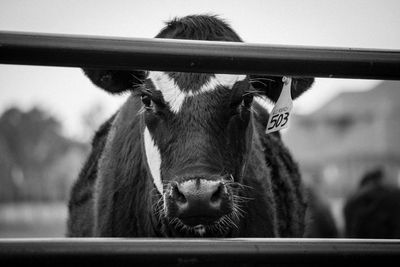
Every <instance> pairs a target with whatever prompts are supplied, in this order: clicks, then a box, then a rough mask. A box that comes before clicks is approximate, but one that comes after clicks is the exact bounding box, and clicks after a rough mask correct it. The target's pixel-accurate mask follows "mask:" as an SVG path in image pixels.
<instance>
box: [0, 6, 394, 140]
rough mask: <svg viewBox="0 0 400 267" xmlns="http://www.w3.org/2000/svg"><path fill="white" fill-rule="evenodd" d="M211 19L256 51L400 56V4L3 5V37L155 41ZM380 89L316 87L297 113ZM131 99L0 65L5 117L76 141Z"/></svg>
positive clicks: (78, 80) (64, 77) (59, 74)
mask: <svg viewBox="0 0 400 267" xmlns="http://www.w3.org/2000/svg"><path fill="white" fill-rule="evenodd" d="M204 13H207V14H217V15H219V16H220V17H222V18H224V19H226V20H227V21H228V22H229V23H230V24H231V25H232V27H233V28H234V29H235V30H236V32H237V33H238V34H239V35H240V36H241V37H242V39H244V40H245V41H246V42H249V43H264V44H283V45H310V46H330V47H332V46H333V47H354V48H379V49H396V50H398V49H400V34H399V31H398V30H399V29H400V1H398V0H392V1H390V0H330V1H323V0H301V1H299V0H276V1H275V0H273V1H268V0H257V1H255V0H254V1H253V0H247V1H243V0H240V1H237V0H218V1H217V0H211V1H210V0H202V1H199V0H197V1H192V0H180V1H165V0H158V1H156V0H144V1H133V0H130V1H125V0H113V1H102V0H68V1H66V0H35V1H31V0H0V30H1V31H26V32H43V33H61V34H84V35H100V36H116V37H118V36H119V37H145V38H151V37H153V36H154V35H156V34H157V32H158V31H159V30H160V29H161V28H162V27H163V25H164V22H165V21H168V20H170V19H172V18H174V17H180V16H185V15H189V14H204ZM379 82H380V81H375V80H352V79H317V81H316V83H315V84H314V86H313V88H312V89H311V90H310V91H309V92H307V93H306V94H305V95H303V96H302V97H301V98H300V99H298V100H297V101H296V102H295V106H294V108H295V112H298V113H302V114H307V113H310V112H312V111H314V110H315V109H317V108H320V107H323V105H324V104H325V103H326V102H327V101H329V100H330V99H331V98H332V97H334V96H335V95H337V94H339V93H340V92H343V91H355V90H368V89H371V88H373V87H374V86H376V85H377V84H378V83H379ZM125 98H126V95H125V96H124V95H122V96H118V97H116V96H111V95H108V94H107V93H105V92H103V91H101V90H100V89H98V88H96V87H95V86H93V85H92V84H91V83H90V81H89V80H88V79H87V78H85V76H84V75H83V74H82V71H81V70H80V69H77V68H61V67H38V66H15V65H0V114H1V113H2V112H3V111H4V110H5V109H7V108H8V107H10V106H12V105H17V106H19V107H20V108H22V109H24V110H28V109H30V108H32V107H33V106H37V105H39V106H41V107H43V108H44V109H45V110H46V111H48V112H50V114H52V115H54V116H56V117H57V118H59V120H61V121H62V123H63V125H64V129H65V133H66V134H67V135H69V136H79V135H80V134H81V133H82V130H83V128H82V127H81V126H82V125H81V124H82V114H85V113H87V112H88V111H89V110H90V109H92V108H93V107H95V106H98V105H101V106H102V107H103V112H102V116H104V117H106V116H109V115H110V114H112V113H113V112H115V110H116V109H117V108H118V107H119V106H120V105H121V103H122V102H123V101H124V99H125Z"/></svg>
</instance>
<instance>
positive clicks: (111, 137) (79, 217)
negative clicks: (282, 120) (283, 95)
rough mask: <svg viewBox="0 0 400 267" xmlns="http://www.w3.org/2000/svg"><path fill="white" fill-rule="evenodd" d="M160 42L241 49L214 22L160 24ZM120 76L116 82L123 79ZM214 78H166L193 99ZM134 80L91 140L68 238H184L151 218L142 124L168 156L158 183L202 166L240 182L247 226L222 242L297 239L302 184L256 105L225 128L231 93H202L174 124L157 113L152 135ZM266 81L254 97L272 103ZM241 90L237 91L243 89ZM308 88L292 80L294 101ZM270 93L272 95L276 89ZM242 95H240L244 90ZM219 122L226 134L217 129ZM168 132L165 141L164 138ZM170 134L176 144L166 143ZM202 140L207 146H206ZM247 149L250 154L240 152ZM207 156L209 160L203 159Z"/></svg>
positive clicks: (276, 82)
mask: <svg viewBox="0 0 400 267" xmlns="http://www.w3.org/2000/svg"><path fill="white" fill-rule="evenodd" d="M158 37H161V38H181V39H200V40H225V41H241V40H240V38H239V37H238V36H237V34H236V33H235V32H234V31H233V30H232V29H231V28H230V27H229V26H228V25H227V24H226V23H225V22H223V21H221V20H220V19H218V18H217V17H215V16H188V17H185V18H182V19H175V20H173V21H172V22H170V23H168V24H167V27H166V28H165V29H163V30H162V31H161V32H160V34H159V35H158ZM102 72H103V73H104V71H102ZM121 72H123V71H121ZM108 73H110V72H108ZM114 73H119V72H118V71H117V72H114ZM125 73H129V72H125ZM130 73H134V72H130ZM86 74H87V75H88V77H89V78H91V79H92V80H93V78H94V80H93V82H94V83H95V84H96V85H99V78H98V77H101V76H102V74H101V73H100V72H99V71H98V70H86ZM118 75H119V77H121V74H120V73H119V74H118ZM211 76H212V75H209V74H181V73H170V77H173V78H174V79H175V81H176V83H178V84H180V85H181V86H194V87H192V88H191V89H190V90H196V87H198V88H199V87H200V86H201V83H204V82H206V81H207V79H209V78H210V77H211ZM126 77H129V75H127V76H126ZM135 77H140V79H138V80H135V81H134V82H133V84H132V88H131V89H132V90H133V94H132V95H131V97H130V98H129V99H128V101H127V102H126V103H125V104H124V106H123V107H122V108H121V109H120V111H119V112H118V113H117V115H116V117H115V118H112V119H110V120H109V121H108V122H106V124H105V125H104V126H103V127H102V130H100V131H99V132H98V133H97V134H96V137H95V141H94V143H93V148H92V153H91V156H90V157H89V159H88V161H87V163H86V164H85V166H84V168H83V170H82V172H81V174H80V176H79V178H78V181H77V182H76V184H75V186H74V188H73V190H72V194H71V200H70V205H69V212H70V218H69V224H68V235H69V236H127V237H128V236H130V237H157V236H182V233H180V232H177V231H176V229H174V228H173V227H172V228H171V227H169V226H168V224H167V223H165V222H164V220H163V219H162V218H160V217H159V216H158V214H156V213H155V207H156V206H157V200H158V198H159V197H160V196H159V195H158V193H157V191H156V190H155V187H154V185H153V182H152V179H151V175H150V174H149V172H148V167H147V162H146V159H145V157H143V155H144V152H143V144H142V143H143V135H142V132H143V127H144V126H143V125H144V124H146V125H147V127H148V128H149V130H150V131H151V132H152V135H153V137H154V139H155V142H156V143H157V146H158V147H159V148H160V152H161V155H172V157H170V158H169V159H164V160H163V165H162V174H163V177H173V176H174V175H175V170H176V168H178V169H185V168H186V167H187V166H191V165H193V164H197V163H198V162H201V163H202V164H203V163H204V164H203V165H207V166H214V167H221V168H224V169H225V170H228V172H227V173H232V174H233V175H234V177H235V179H239V178H240V180H237V181H236V182H237V183H236V184H238V185H239V189H233V188H231V190H232V191H235V192H236V194H238V196H240V198H241V199H242V200H244V199H245V200H246V201H243V203H241V205H240V207H241V209H242V210H243V211H244V213H243V215H244V216H243V217H242V218H240V220H239V221H238V222H237V224H238V225H237V227H236V228H232V229H230V231H229V233H227V234H224V236H232V237H239V236H241V237H277V236H282V237H301V236H302V235H303V232H304V215H305V201H304V199H303V193H302V185H301V178H300V174H299V171H298V168H297V165H296V163H295V162H294V161H293V159H292V158H291V156H290V153H289V152H288V151H287V149H286V148H285V147H284V145H283V143H282V141H281V139H280V136H279V133H277V134H268V135H266V134H264V131H265V123H266V119H267V118H268V113H267V111H266V110H264V109H263V108H262V107H260V106H259V105H258V104H257V103H253V105H252V108H251V110H250V109H249V110H247V109H246V108H240V109H239V111H238V116H236V115H235V116H233V117H232V118H233V119H229V117H228V118H226V110H229V108H230V103H229V101H228V103H225V102H226V99H227V95H228V93H229V92H230V91H229V90H226V89H225V88H219V89H217V90H216V91H215V92H213V93H212V94H211V93H210V94H208V93H204V94H201V95H199V96H197V97H196V99H191V100H190V101H188V103H187V105H188V106H189V107H190V108H187V109H184V110H183V111H182V112H181V114H180V115H179V116H172V115H171V114H170V113H169V111H168V110H167V109H166V110H164V109H163V108H161V107H157V108H156V109H158V112H161V113H162V114H163V115H162V116H164V120H163V123H158V124H159V125H158V126H157V130H155V129H153V128H154V127H155V126H152V125H153V124H152V120H154V116H155V115H153V114H152V113H151V112H148V111H146V112H145V113H144V114H140V112H139V111H140V109H141V108H142V103H141V100H140V94H137V93H135V90H134V89H135V88H136V86H137V85H139V86H140V81H139V80H141V79H142V77H144V75H142V74H138V73H136V74H135ZM265 77H267V78H268V79H269V80H271V81H270V82H269V83H264V82H261V83H259V84H258V85H257V88H256V89H257V90H258V91H259V92H260V94H265V95H267V96H268V97H269V98H270V99H271V100H273V101H276V98H277V96H278V95H279V92H280V90H281V88H282V83H281V77H270V76H264V78H265ZM100 79H102V78H100ZM112 79H114V78H112ZM190 81H191V82H190ZM246 82H247V81H245V82H243V84H244V85H243V86H245V84H246ZM247 83H248V82H247ZM311 83H312V79H294V82H293V85H294V86H293V88H292V95H293V96H294V97H297V96H298V95H299V94H300V93H301V92H303V91H304V90H305V89H306V88H307V87H309V85H311ZM121 84H126V81H119V80H118V82H117V84H116V85H115V87H113V88H111V89H110V86H111V87H112V85H110V84H107V86H101V87H102V88H104V89H106V90H108V91H110V92H118V91H121V90H120V89H121V88H122V87H123V86H121ZM237 84H238V83H237ZM235 86H242V85H235ZM268 86H273V89H272V88H269V87H268ZM302 86H303V87H302ZM144 87H146V88H150V87H151V84H148V83H147V82H146V83H145V84H144ZM245 87H246V86H245ZM247 87H248V85H247ZM247 87H246V88H247ZM185 88H187V87H185ZM246 88H244V89H243V90H247V89H246ZM239 89H240V90H242V88H241V87H239ZM232 91H234V90H232ZM244 92H245V91H243V92H242V93H244ZM229 94H230V93H229ZM232 94H234V93H232ZM224 99H225V100H224ZM223 100H224V101H225V102H223ZM228 100H229V98H228ZM232 101H233V100H232V98H231V102H232ZM239 103H240V102H239ZM218 107H224V109H222V110H224V112H220V109H216V108H218ZM234 107H236V106H234ZM235 110H236V109H235ZM157 116H158V115H157ZM178 118H179V119H178ZM215 121H216V122H217V123H215ZM224 122H225V125H222V124H221V123H224ZM187 129H190V130H189V131H188V130H187ZM204 131H207V132H204ZM166 132H167V133H171V134H170V135H165V133H166ZM175 133H176V134H177V136H174V135H173V134H175ZM221 133H226V134H222V135H221ZM163 134H164V135H163ZM208 135H210V136H213V138H212V139H205V138H204V137H205V136H206V137H207V136H208ZM181 140H190V141H191V142H190V143H188V142H182V141H181ZM226 141H228V144H229V145H228V146H226V143H225V142H226ZM248 147H251V150H249V152H246V151H247V150H246V149H247V148H248ZM221 148H223V149H221ZM238 152H239V153H238ZM210 154H211V155H214V156H215V157H216V158H215V157H210ZM217 155H218V156H217ZM199 160H201V161H199ZM203 160H204V161H203ZM197 161H198V162H197ZM243 162H247V164H248V165H247V168H246V169H245V170H246V171H245V172H244V173H243V174H244V175H243V177H242V176H241V175H240V173H241V172H240V171H241V169H242V167H243V166H244V163H243ZM218 164H220V165H221V166H219V165H218ZM177 166H178V167H177ZM205 171H208V170H205ZM186 174H187V173H186ZM238 177H239V178H238ZM163 179H164V178H163ZM94 180H96V181H94Z"/></svg>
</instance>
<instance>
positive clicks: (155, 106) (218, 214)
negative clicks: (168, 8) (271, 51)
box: [85, 16, 313, 236]
mask: <svg viewBox="0 0 400 267" xmlns="http://www.w3.org/2000/svg"><path fill="white" fill-rule="evenodd" d="M157 37H159V38H180V39H200V40H217V41H218V40H225V41H236V42H240V41H241V40H240V38H239V37H238V36H237V34H236V33H235V32H234V31H233V30H232V29H231V28H230V27H229V26H228V25H227V24H226V23H225V22H223V21H221V20H220V19H218V18H216V17H212V16H190V17H186V18H183V19H181V20H174V21H172V22H170V23H168V25H167V27H166V28H165V29H163V30H162V31H161V32H160V34H159V35H158V36H157ZM85 73H86V74H87V76H88V77H89V78H90V79H91V80H92V81H93V82H94V83H95V84H96V85H98V86H100V87H102V88H104V89H106V90H107V91H109V92H114V93H115V92H122V91H126V90H130V91H132V96H131V98H134V99H136V100H135V101H133V102H132V103H137V104H138V105H140V108H137V110H138V114H133V115H132V120H141V122H142V127H141V140H142V148H143V156H145V157H146V159H147V168H148V171H149V173H150V174H151V175H150V176H151V177H152V179H153V181H154V185H155V188H156V189H157V191H158V193H159V196H160V202H159V203H160V205H155V206H156V207H157V206H158V207H159V209H160V210H158V212H159V213H161V215H162V217H163V220H165V223H166V224H170V226H171V225H172V227H169V228H173V229H172V230H170V231H171V235H174V236H199V235H204V236H225V235H227V234H228V232H229V231H230V230H231V229H232V227H233V226H234V225H235V221H236V220H237V219H238V217H239V215H240V208H239V206H238V202H239V201H240V196H239V194H238V190H239V189H240V187H241V186H240V185H241V183H242V179H243V177H244V173H245V171H246V166H247V163H248V162H247V160H248V158H249V156H248V155H249V153H251V151H252V149H254V148H253V145H252V144H253V141H254V138H257V135H259V134H260V133H256V131H257V127H256V126H255V117H256V116H258V115H257V114H256V112H255V111H254V105H256V104H254V103H253V99H254V97H266V98H269V99H270V100H271V101H276V100H277V98H278V96H279V94H280V91H281V89H282V85H283V83H282V77H272V76H263V77H260V76H258V77H253V76H252V77H249V76H247V75H227V74H203V73H175V72H174V73H171V72H170V73H167V72H157V71H149V72H143V71H130V72H128V71H106V70H85ZM312 81H313V79H294V80H293V87H292V97H293V98H296V97H297V96H298V95H300V94H301V93H302V92H304V91H305V90H306V89H307V88H308V87H310V85H311V84H312Z"/></svg>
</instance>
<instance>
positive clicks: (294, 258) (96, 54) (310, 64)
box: [0, 32, 400, 266]
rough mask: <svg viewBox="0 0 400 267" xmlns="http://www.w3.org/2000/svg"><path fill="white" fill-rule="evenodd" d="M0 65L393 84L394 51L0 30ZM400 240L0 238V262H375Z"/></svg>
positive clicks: (393, 256)
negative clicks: (369, 80)
mask: <svg viewBox="0 0 400 267" xmlns="http://www.w3.org/2000/svg"><path fill="white" fill-rule="evenodd" d="M0 63H3V64H27V65H46V66H68V67H92V68H109V69H143V70H165V71H186V72H213V73H249V74H270V75H290V76H310V77H334V78H363V79H387V80H400V51H393V50H366V49H345V48H321V47H298V46H267V45H259V44H243V43H228V42H206V41H187V40H186V41H185V40H160V39H137V38H135V39H133V38H132V39H122V38H120V39H116V38H104V37H88V36H72V35H49V34H36V33H35V34H34V33H15V32H0ZM388 261H389V262H390V264H392V265H394V266H399V263H400V240H350V239H205V240H203V239H201V240H200V239H3V240H0V265H1V266H5V265H15V264H33V265H35V264H40V265H41V266H43V265H52V266H54V265H56V266H58V265H90V266H93V265H95V264H100V265H103V264H108V265H116V266H120V265H139V264H141V265H143V264H146V265H148V266H151V265H157V266H160V265H173V266H176V265H178V266H182V265H190V266H202V265H207V266H217V265H218V266H239V265H240V266H247V265H250V266H253V265H256V266H259V265H273V266H285V265H307V266H310V265H315V266H320V265H324V266H326V265H354V264H360V263H362V264H363V265H380V264H382V263H383V262H388Z"/></svg>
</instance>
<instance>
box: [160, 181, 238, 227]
mask: <svg viewBox="0 0 400 267" xmlns="http://www.w3.org/2000/svg"><path fill="white" fill-rule="evenodd" d="M165 200H166V206H167V216H168V217H170V218H178V219H179V220H180V221H181V222H182V223H183V224H185V225H187V226H191V227H193V226H197V225H210V224H213V223H215V222H217V221H218V220H219V219H220V218H221V217H222V216H224V215H226V214H229V213H230V212H232V197H231V194H230V193H229V190H228V188H227V186H226V185H225V184H224V182H223V181H222V180H207V179H201V178H194V179H190V180H185V181H183V182H180V183H179V182H172V183H170V186H169V187H168V191H167V192H166V199H165Z"/></svg>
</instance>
